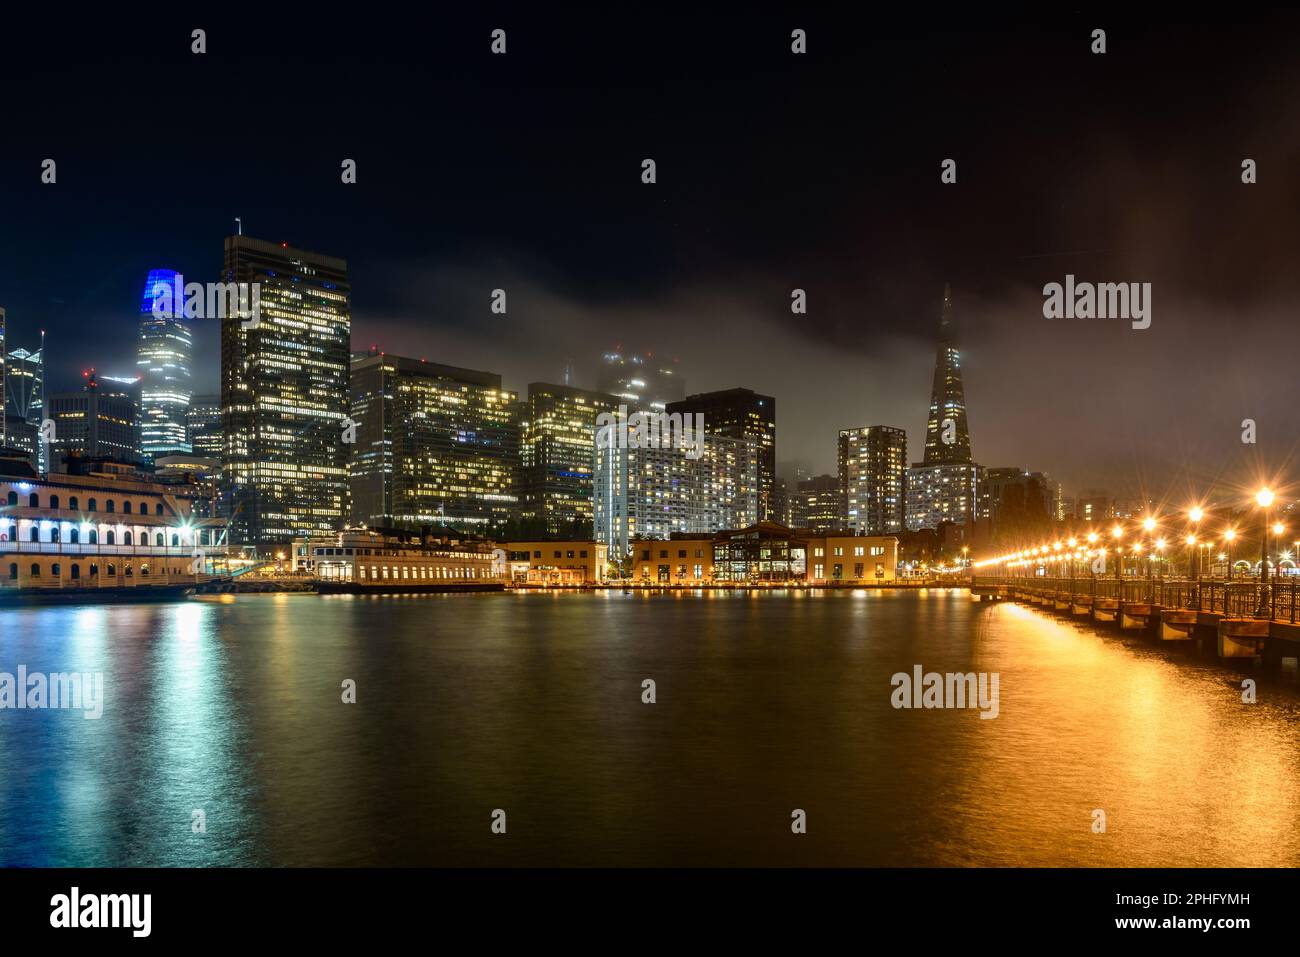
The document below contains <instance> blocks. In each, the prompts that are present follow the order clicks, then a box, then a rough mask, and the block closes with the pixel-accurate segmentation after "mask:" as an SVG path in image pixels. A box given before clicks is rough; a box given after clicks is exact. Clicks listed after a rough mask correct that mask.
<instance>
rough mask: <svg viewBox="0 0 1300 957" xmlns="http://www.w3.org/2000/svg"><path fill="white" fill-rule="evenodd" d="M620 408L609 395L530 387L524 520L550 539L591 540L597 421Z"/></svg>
mask: <svg viewBox="0 0 1300 957" xmlns="http://www.w3.org/2000/svg"><path fill="white" fill-rule="evenodd" d="M618 404H619V403H618V400H617V399H616V398H615V397H614V396H612V395H609V394H607V393H604V392H589V391H588V390H586V389H578V388H574V387H573V386H566V385H556V384H554V383H549V382H533V383H530V384H529V386H528V413H527V421H526V424H525V426H524V433H523V437H522V447H521V459H522V468H523V479H522V492H523V495H522V498H523V516H524V518H525V519H526V520H532V521H534V522H536V523H538V524H539V525H540V526H541V527H542V528H543V529H544V530H545V533H546V534H547V535H556V536H558V535H570V536H573V537H576V538H590V537H591V534H592V531H591V530H592V527H593V518H594V506H593V503H592V497H593V495H592V483H593V476H594V471H595V462H596V416H598V415H599V414H600V413H602V412H613V411H615V409H616V408H617V407H618Z"/></svg>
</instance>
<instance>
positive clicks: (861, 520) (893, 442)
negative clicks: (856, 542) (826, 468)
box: [839, 425, 907, 535]
mask: <svg viewBox="0 0 1300 957" xmlns="http://www.w3.org/2000/svg"><path fill="white" fill-rule="evenodd" d="M839 466H840V489H841V492H842V494H843V496H844V519H845V525H844V527H845V528H847V529H849V530H851V531H852V532H853V534H855V535H896V534H898V533H899V532H901V531H902V530H903V527H904V522H905V519H906V504H907V503H906V498H905V476H906V474H907V433H906V432H905V431H903V430H902V429H895V428H891V427H890V426H887V425H869V426H866V427H864V428H859V429H841V430H840V441H839Z"/></svg>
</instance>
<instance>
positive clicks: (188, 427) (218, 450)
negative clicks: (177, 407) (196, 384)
mask: <svg viewBox="0 0 1300 957" xmlns="http://www.w3.org/2000/svg"><path fill="white" fill-rule="evenodd" d="M185 431H186V432H187V433H188V435H189V443H190V448H191V450H192V451H193V453H194V454H195V455H201V456H203V457H204V458H206V459H216V460H217V461H218V462H220V461H221V456H222V454H223V449H224V447H225V434H224V433H223V432H222V430H221V396H219V395H194V396H190V406H189V408H188V409H186V410H185Z"/></svg>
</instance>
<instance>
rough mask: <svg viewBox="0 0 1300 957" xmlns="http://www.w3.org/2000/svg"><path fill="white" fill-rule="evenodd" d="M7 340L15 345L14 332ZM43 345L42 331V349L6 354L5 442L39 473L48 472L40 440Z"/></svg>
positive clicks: (43, 334)
mask: <svg viewBox="0 0 1300 957" xmlns="http://www.w3.org/2000/svg"><path fill="white" fill-rule="evenodd" d="M6 341H7V343H8V345H10V346H11V345H12V344H13V335H12V334H11V333H10V334H8V338H7V340H6ZM44 346H45V333H44V332H43V331H42V332H41V346H40V347H39V348H38V349H37V350H36V351H35V352H30V351H28V350H27V349H22V348H19V349H9V351H8V352H6V353H5V355H4V367H5V377H4V410H5V432H6V441H7V442H8V443H9V445H10V447H12V448H17V449H22V450H23V451H24V452H26V453H27V454H28V456H29V460H30V462H31V464H32V468H34V469H36V470H37V471H39V472H45V471H48V469H49V463H48V462H47V461H46V458H45V447H44V446H43V445H42V444H41V442H40V439H39V433H40V427H41V421H42V420H43V419H44V418H45V406H44V403H45V360H44V355H45V348H44ZM6 348H7V346H6Z"/></svg>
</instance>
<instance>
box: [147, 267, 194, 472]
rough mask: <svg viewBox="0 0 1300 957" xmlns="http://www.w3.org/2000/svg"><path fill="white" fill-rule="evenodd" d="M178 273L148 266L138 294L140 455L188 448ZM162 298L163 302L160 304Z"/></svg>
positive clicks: (188, 347)
mask: <svg viewBox="0 0 1300 957" xmlns="http://www.w3.org/2000/svg"><path fill="white" fill-rule="evenodd" d="M180 286H181V280H180V273H178V272H177V271H176V270H174V269H151V270H150V271H149V277H148V278H147V279H146V280H145V283H144V293H143V295H142V296H141V300H140V342H139V346H138V348H137V351H136V356H137V358H136V368H137V369H138V370H139V373H140V378H141V383H140V445H141V449H142V450H143V452H144V455H145V458H146V459H148V460H151V461H152V460H153V459H154V458H155V457H157V456H162V455H173V454H175V453H178V452H179V453H186V454H188V453H189V452H191V451H192V449H191V446H190V443H189V439H188V437H187V435H186V429H185V412H186V410H187V409H188V408H189V404H190V394H191V389H190V368H191V363H192V361H193V353H194V346H193V342H192V340H191V337H190V327H189V322H188V320H187V319H186V317H185V314H184V313H185V309H184V305H183V303H184V297H183V296H181V295H178V294H177V293H179V292H180ZM164 303H165V304H166V305H165V306H164Z"/></svg>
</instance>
